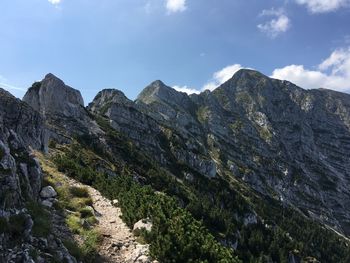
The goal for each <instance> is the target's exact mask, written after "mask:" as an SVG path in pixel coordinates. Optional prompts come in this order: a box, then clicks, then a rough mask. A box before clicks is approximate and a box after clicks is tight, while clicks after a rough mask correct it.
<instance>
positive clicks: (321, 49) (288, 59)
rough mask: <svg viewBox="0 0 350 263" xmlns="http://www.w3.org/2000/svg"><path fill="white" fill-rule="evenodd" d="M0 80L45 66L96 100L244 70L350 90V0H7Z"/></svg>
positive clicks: (13, 88) (190, 84)
mask: <svg viewBox="0 0 350 263" xmlns="http://www.w3.org/2000/svg"><path fill="white" fill-rule="evenodd" d="M0 12H1V16H0V86H2V87H5V88H6V89H8V90H9V91H10V92H11V93H13V94H14V95H16V96H18V97H22V96H23V94H24V92H25V90H26V89H27V88H28V87H29V86H30V85H31V84H32V83H33V82H34V81H36V80H40V79H42V78H43V77H44V75H45V74H46V73H48V72H51V73H53V74H55V75H56V76H58V77H60V78H61V79H62V80H64V81H65V83H66V84H68V85H70V86H72V87H74V88H76V89H79V90H80V91H81V92H82V94H83V96H84V99H85V103H86V104H87V103H88V102H90V101H91V100H92V99H93V97H94V96H95V95H96V93H97V92H98V91H99V90H101V89H103V88H117V89H120V90H122V91H123V92H124V93H125V94H126V95H127V96H128V97H129V98H131V99H134V98H135V97H136V96H137V94H138V93H139V92H140V91H141V90H142V89H143V88H144V87H145V86H146V85H148V84H149V83H150V82H152V81H153V80H156V79H161V80H163V81H164V82H165V83H166V84H168V85H169V86H172V87H176V88H177V89H179V90H183V91H187V92H199V91H201V90H203V89H206V88H207V89H214V88H215V87H217V86H218V85H220V84H221V83H222V82H223V81H225V80H227V79H228V78H230V77H231V76H232V74H233V73H234V72H235V71H236V70H238V69H239V68H242V67H245V68H253V69H256V70H259V71H261V72H262V73H264V74H266V75H269V76H273V77H275V78H280V79H288V80H291V81H293V82H295V83H296V84H298V85H300V86H302V87H304V88H319V87H324V88H330V89H335V90H339V91H345V92H349V91H350V48H349V47H350V0H328V1H326V0H288V1H283V0H264V1H261V0H216V1H214V0H200V1H198V0H98V1H97V0H50V1H48V0H1V1H0Z"/></svg>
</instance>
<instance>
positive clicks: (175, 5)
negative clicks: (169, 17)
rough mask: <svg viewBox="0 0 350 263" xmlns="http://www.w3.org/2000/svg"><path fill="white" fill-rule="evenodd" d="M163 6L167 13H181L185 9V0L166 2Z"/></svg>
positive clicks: (169, 0)
mask: <svg viewBox="0 0 350 263" xmlns="http://www.w3.org/2000/svg"><path fill="white" fill-rule="evenodd" d="M165 6H166V9H167V10H168V12H169V13H178V12H183V11H185V10H186V9H187V6H186V0H166V4H165Z"/></svg>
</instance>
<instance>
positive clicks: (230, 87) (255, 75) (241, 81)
mask: <svg viewBox="0 0 350 263" xmlns="http://www.w3.org/2000/svg"><path fill="white" fill-rule="evenodd" d="M271 81H272V79H270V78H269V77H267V76H265V75H264V74H262V73H260V72H259V71H256V70H252V69H240V70H238V71H237V72H236V73H235V74H234V75H233V76H232V78H231V79H229V80H228V81H227V82H225V83H223V84H222V85H221V86H220V87H218V88H217V89H216V90H218V92H221V91H222V90H224V91H228V92H230V91H238V92H240V91H248V90H252V91H254V90H255V88H256V87H259V86H264V87H265V88H266V87H271V86H272V85H270V84H271ZM261 84H263V85H261Z"/></svg>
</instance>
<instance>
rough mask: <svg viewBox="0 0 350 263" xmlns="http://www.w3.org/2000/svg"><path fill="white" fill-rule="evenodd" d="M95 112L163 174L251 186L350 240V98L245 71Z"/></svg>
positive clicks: (115, 101)
mask: <svg viewBox="0 0 350 263" xmlns="http://www.w3.org/2000/svg"><path fill="white" fill-rule="evenodd" d="M51 78H53V76H52V75H51V74H50V75H48V76H46V77H45V79H44V81H43V82H42V83H43V84H44V85H45V83H47V81H48V80H47V79H51ZM43 87H44V86H43ZM35 96H36V95H33V94H32V90H31V89H30V90H29V91H28V93H27V94H26V95H25V97H24V101H26V102H28V103H29V104H30V105H32V104H33V105H34V106H35V107H37V105H39V104H40V103H39V102H37V101H35V100H34V101H32V100H33V98H35ZM80 96H81V95H80V94H79V95H77V98H75V102H76V105H81V104H82V103H81V99H80ZM54 97H55V96H54ZM73 98H74V96H73ZM61 101H64V100H61ZM68 104H69V106H70V107H72V106H71V105H73V104H72V103H68ZM48 106H49V107H50V106H51V105H50V104H49V105H48ZM52 107H54V105H52ZM74 107H75V106H74ZM42 108H43V107H41V109H42ZM87 108H88V109H89V110H91V111H92V112H93V113H95V114H100V115H102V116H106V117H108V118H109V120H110V122H111V125H112V126H113V127H114V128H116V129H117V130H118V131H120V132H122V133H123V134H125V135H126V136H127V137H129V138H130V139H132V140H133V141H134V142H135V143H136V144H137V145H139V146H141V147H142V148H143V150H144V151H146V152H147V153H149V154H151V155H152V156H154V158H156V159H157V161H159V162H160V164H161V165H165V166H168V167H170V166H173V167H176V165H177V163H178V162H181V163H183V164H185V165H186V166H188V167H190V168H191V169H194V171H197V172H199V173H200V174H203V175H205V176H207V177H210V178H211V177H215V176H224V175H227V176H232V177H233V178H235V179H239V180H243V181H244V182H246V183H248V184H249V185H250V186H252V187H253V188H254V189H256V190H258V191H259V192H261V193H263V194H266V195H269V196H272V197H274V198H277V199H279V200H281V201H283V202H287V203H290V204H292V205H294V206H296V207H298V208H300V209H302V210H304V211H309V213H310V215H311V216H312V217H315V218H317V219H318V220H320V221H321V222H324V223H326V224H327V225H329V226H331V227H332V228H335V229H337V230H338V231H339V232H341V233H345V234H347V235H349V234H350V215H349V212H348V211H347V209H346V208H347V207H349V205H350V187H349V185H350V184H349V183H350V162H349V159H350V152H349V149H350V95H348V94H343V93H339V92H335V91H331V90H303V89H301V88H299V87H297V86H296V85H294V84H292V83H290V82H288V81H280V80H275V79H270V78H269V77H267V76H265V75H263V74H261V73H259V72H257V71H254V70H246V69H242V70H239V71H238V72H237V73H236V74H235V75H234V76H233V77H232V78H231V79H230V80H228V81H227V82H226V83H224V84H222V85H221V86H220V87H218V88H217V89H215V90H214V91H213V92H208V91H206V92H203V93H201V94H199V95H196V94H193V95H190V96H188V95H187V94H185V93H181V92H177V91H176V90H174V89H172V88H170V87H168V86H166V85H165V84H164V83H163V82H161V81H159V80H158V81H155V82H153V83H151V84H150V85H149V86H147V87H146V88H145V89H144V90H143V91H142V92H141V93H140V95H139V96H138V97H137V99H136V101H135V102H133V101H131V100H129V99H127V98H126V97H125V95H124V94H123V93H122V92H121V91H117V90H103V91H101V92H100V93H99V94H98V95H97V96H96V98H95V99H94V100H93V102H91V103H90V104H89V106H88V107H87ZM62 109H63V112H67V109H66V108H64V107H63V108H62ZM62 109H61V110H62ZM59 110H60V109H59ZM84 114H85V113H84ZM74 116H76V113H74V112H72V114H71V117H74ZM87 129H88V127H87ZM162 138H163V139H162ZM164 142H165V144H164ZM174 160H177V161H176V162H175V163H174ZM315 204H316V205H315Z"/></svg>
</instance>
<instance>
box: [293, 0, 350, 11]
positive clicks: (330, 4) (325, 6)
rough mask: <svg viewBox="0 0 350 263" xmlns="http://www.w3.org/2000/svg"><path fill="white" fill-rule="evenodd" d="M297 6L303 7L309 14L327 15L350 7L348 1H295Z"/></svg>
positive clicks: (349, 0) (349, 1)
mask: <svg viewBox="0 0 350 263" xmlns="http://www.w3.org/2000/svg"><path fill="white" fill-rule="evenodd" d="M295 2H296V3H297V4H299V5H305V6H306V7H307V9H308V10H309V11H310V12H311V13H314V14H316V13H327V12H332V11H335V10H338V9H339V8H341V7H346V6H349V5H350V0H295Z"/></svg>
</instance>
